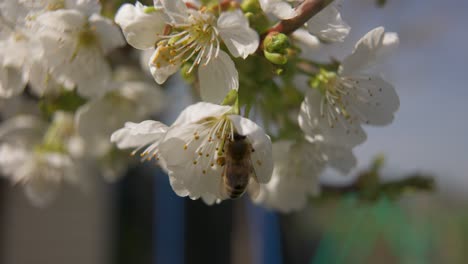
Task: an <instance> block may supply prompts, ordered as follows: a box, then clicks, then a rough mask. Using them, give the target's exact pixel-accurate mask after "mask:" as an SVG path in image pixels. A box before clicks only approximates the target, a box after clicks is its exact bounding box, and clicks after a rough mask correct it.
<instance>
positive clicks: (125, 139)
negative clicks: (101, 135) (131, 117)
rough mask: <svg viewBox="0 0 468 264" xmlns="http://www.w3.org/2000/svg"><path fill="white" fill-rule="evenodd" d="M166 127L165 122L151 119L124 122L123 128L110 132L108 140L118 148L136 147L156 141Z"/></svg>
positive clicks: (164, 131) (162, 134)
mask: <svg viewBox="0 0 468 264" xmlns="http://www.w3.org/2000/svg"><path fill="white" fill-rule="evenodd" d="M168 129H169V127H168V126H166V125H165V124H163V123H161V122H158V121H153V120H145V121H143V122H141V123H132V122H126V123H125V126H124V127H123V128H121V129H119V130H117V131H115V132H114V133H112V135H111V138H110V140H111V142H113V143H116V144H117V147H118V148H120V149H124V148H137V147H141V146H145V145H148V144H150V143H152V142H155V141H158V140H159V139H161V138H162V137H163V136H164V134H165V133H166V132H167V130H168Z"/></svg>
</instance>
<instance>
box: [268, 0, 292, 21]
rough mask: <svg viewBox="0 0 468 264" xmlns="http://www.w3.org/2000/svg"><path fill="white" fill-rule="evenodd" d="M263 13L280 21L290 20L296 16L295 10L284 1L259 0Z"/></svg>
mask: <svg viewBox="0 0 468 264" xmlns="http://www.w3.org/2000/svg"><path fill="white" fill-rule="evenodd" d="M259 3H260V7H261V8H262V10H263V11H264V12H265V13H271V14H274V15H275V16H277V17H278V18H280V19H283V20H284V19H291V18H293V17H295V16H296V10H294V8H292V6H291V5H290V4H289V3H287V2H286V1H284V0H259Z"/></svg>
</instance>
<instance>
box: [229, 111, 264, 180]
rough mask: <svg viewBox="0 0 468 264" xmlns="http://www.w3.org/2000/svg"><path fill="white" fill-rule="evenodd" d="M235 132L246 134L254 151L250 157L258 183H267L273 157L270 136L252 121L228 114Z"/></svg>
mask: <svg viewBox="0 0 468 264" xmlns="http://www.w3.org/2000/svg"><path fill="white" fill-rule="evenodd" d="M229 118H230V119H231V121H232V123H233V125H234V127H235V129H236V132H237V133H238V134H240V135H243V136H246V137H247V139H248V141H249V142H250V144H252V148H253V149H254V152H252V153H251V155H250V158H251V161H252V165H253V167H254V170H255V174H256V176H257V180H258V182H259V183H267V182H268V181H269V180H270V178H271V173H272V171H273V157H272V150H271V148H272V147H271V140H270V137H269V136H268V135H267V134H265V131H263V129H262V128H261V127H260V126H258V125H257V124H255V123H254V122H253V121H251V120H249V119H247V118H243V117H241V116H238V115H230V116H229Z"/></svg>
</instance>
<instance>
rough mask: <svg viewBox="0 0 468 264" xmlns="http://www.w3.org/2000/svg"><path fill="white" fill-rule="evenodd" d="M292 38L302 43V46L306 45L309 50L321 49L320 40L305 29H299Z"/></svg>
mask: <svg viewBox="0 0 468 264" xmlns="http://www.w3.org/2000/svg"><path fill="white" fill-rule="evenodd" d="M291 36H292V37H293V39H295V40H297V41H299V42H301V43H302V44H304V45H306V46H307V47H308V48H311V49H318V48H320V40H319V39H318V38H317V37H316V36H314V35H312V34H310V33H309V31H307V30H305V29H302V28H300V29H298V30H296V31H294V32H293V33H292V34H291Z"/></svg>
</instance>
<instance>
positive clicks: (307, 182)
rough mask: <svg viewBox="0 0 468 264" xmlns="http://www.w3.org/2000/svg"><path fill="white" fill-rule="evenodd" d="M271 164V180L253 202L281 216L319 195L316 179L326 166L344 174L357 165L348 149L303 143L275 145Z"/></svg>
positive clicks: (300, 207) (279, 143) (288, 142)
mask: <svg viewBox="0 0 468 264" xmlns="http://www.w3.org/2000/svg"><path fill="white" fill-rule="evenodd" d="M273 161H274V168H273V175H272V177H271V180H270V182H268V183H267V184H265V185H261V188H260V192H259V195H258V196H257V197H256V198H255V199H254V201H255V203H260V204H262V205H264V206H266V207H268V208H272V209H275V210H279V211H281V212H283V213H288V212H291V211H297V210H300V209H302V208H304V206H305V205H306V204H307V201H308V199H309V198H310V197H312V196H317V195H318V194H319V193H320V185H319V180H318V177H319V176H320V174H321V173H322V170H323V169H324V168H325V167H326V166H327V165H328V166H331V167H333V168H335V169H337V170H338V171H340V172H341V173H343V174H347V173H349V171H350V170H351V168H353V167H354V166H355V165H356V158H355V157H354V155H353V153H352V152H351V150H350V149H348V148H343V147H338V146H332V145H328V144H323V143H321V142H314V143H310V142H307V141H305V140H300V141H289V140H281V141H278V142H275V143H274V144H273Z"/></svg>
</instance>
